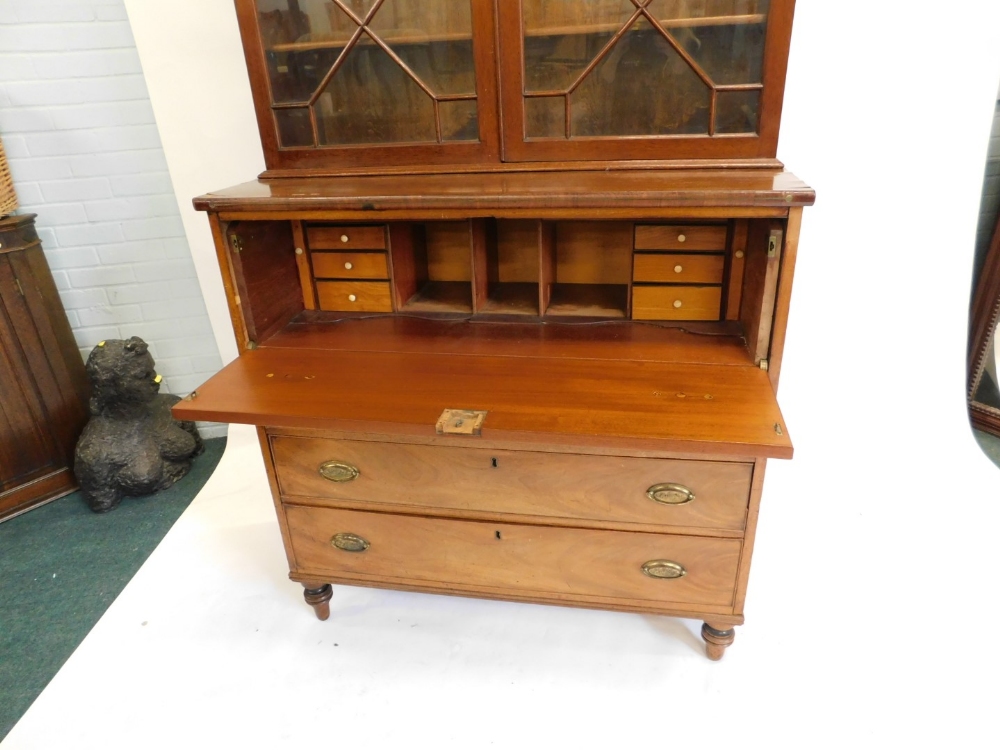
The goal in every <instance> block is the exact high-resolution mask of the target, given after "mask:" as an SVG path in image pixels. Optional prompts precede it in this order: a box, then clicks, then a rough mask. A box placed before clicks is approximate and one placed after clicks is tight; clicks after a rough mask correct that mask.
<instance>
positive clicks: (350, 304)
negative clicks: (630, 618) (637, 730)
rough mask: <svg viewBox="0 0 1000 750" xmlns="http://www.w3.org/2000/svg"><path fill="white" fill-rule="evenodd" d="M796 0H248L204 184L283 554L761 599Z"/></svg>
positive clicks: (590, 603) (775, 437)
mask: <svg viewBox="0 0 1000 750" xmlns="http://www.w3.org/2000/svg"><path fill="white" fill-rule="evenodd" d="M793 5H794V2H793V0H237V2H236V7H237V13H238V17H239V23H240V29H241V32H242V36H243V45H244V49H245V52H246V59H247V67H248V69H249V74H250V82H251V85H252V89H253V95H254V102H255V106H256V113H257V119H258V124H259V127H260V134H261V140H262V144H263V149H264V153H265V156H266V161H267V171H266V172H265V173H264V174H263V175H261V178H260V179H259V180H258V181H256V182H251V183H248V184H245V185H240V186H238V187H234V188H230V189H228V190H222V191H219V192H216V193H211V194H209V195H205V196H202V197H200V198H198V199H197V200H196V201H195V205H196V206H197V207H198V208H199V209H201V210H204V211H207V212H208V218H209V222H210V224H211V228H212V232H213V234H214V237H215V245H216V249H217V251H218V258H219V265H220V268H221V270H222V276H223V280H224V282H225V287H226V292H227V295H228V299H229V309H230V312H231V315H232V320H233V327H234V330H235V333H236V338H237V340H238V342H239V346H240V351H241V354H240V356H239V358H238V359H237V360H236V361H235V362H233V363H232V364H230V365H229V366H228V367H226V368H225V369H223V370H222V371H221V372H220V373H219V374H217V375H216V376H215V377H213V378H212V379H211V380H210V381H209V382H208V383H206V384H205V385H204V386H202V387H201V388H199V389H198V390H197V391H196V392H195V393H193V394H191V396H189V397H188V398H187V399H185V400H184V401H182V402H181V403H180V404H178V405H177V407H175V414H176V415H177V416H178V417H181V418H184V419H203V420H219V421H228V422H240V423H246V424H253V425H257V428H258V434H259V436H260V444H261V449H262V450H263V453H264V459H265V463H266V465H267V469H268V475H269V478H270V484H271V491H272V493H273V495H274V502H275V508H276V510H277V514H278V521H279V525H280V527H281V533H282V535H283V538H284V544H285V550H286V552H287V555H288V564H289V567H290V570H291V573H290V576H291V578H292V579H293V580H295V581H298V582H300V583H302V585H303V586H304V587H305V598H306V601H307V602H308V603H309V604H311V605H312V606H313V607H314V608H315V610H316V613H317V615H318V616H319V617H320V618H321V619H325V618H326V617H328V615H329V600H330V598H331V593H332V592H331V583H346V584H352V585H361V586H379V587H388V588H398V589H406V590H412V591H427V592H435V593H448V594H461V595H468V596H479V597H487V598H495V599H510V600H517V601H528V602H541V603H547V604H565V605H573V606H581V607H595V608H601V609H614V610H624V611H629V612H647V613H657V614H664V615H675V616H680V617H697V618H700V619H702V620H704V622H705V625H704V627H703V629H702V634H703V636H704V638H705V641H706V642H707V644H708V655H709V657H710V658H712V659H718V658H720V657H721V656H722V653H723V651H724V649H725V648H726V647H727V646H728V645H729V644H730V643H732V641H733V626H735V625H739V624H740V623H742V622H743V608H744V600H745V596H746V591H747V581H748V578H749V574H750V558H751V552H752V549H753V541H754V532H755V528H756V521H757V511H758V507H759V504H760V499H761V490H762V484H763V478H764V467H765V464H766V461H767V459H769V458H790V457H791V455H792V444H791V442H790V440H789V436H788V430H787V428H786V426H785V423H784V420H783V419H782V416H781V412H780V411H779V408H778V403H777V399H776V396H775V392H776V389H777V385H778V375H779V372H780V370H781V360H782V351H783V348H784V339H785V324H786V320H787V316H788V309H789V301H790V296H791V288H792V271H793V268H794V265H795V256H796V249H797V242H798V236H799V225H800V221H801V217H802V208H803V207H804V206H807V205H810V204H811V203H812V202H813V200H814V197H815V196H814V193H813V191H812V190H811V189H810V188H808V187H807V186H806V185H804V184H803V183H802V182H800V181H799V180H798V179H797V178H795V177H794V176H792V175H791V174H789V173H787V172H785V171H783V168H782V165H781V163H780V162H778V161H776V160H775V153H776V143H777V139H778V126H779V121H780V115H781V106H782V96H783V89H784V80H785V68H786V63H787V59H788V45H789V38H790V35H791V27H792V11H793Z"/></svg>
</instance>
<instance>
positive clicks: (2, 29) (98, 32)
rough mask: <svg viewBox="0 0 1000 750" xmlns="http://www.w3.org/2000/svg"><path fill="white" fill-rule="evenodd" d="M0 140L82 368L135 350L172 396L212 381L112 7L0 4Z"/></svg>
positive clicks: (199, 311)
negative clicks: (144, 349) (110, 347)
mask: <svg viewBox="0 0 1000 750" xmlns="http://www.w3.org/2000/svg"><path fill="white" fill-rule="evenodd" d="M0 136H2V137H3V140H4V145H5V149H6V152H7V155H8V157H9V161H10V168H11V172H12V175H13V178H14V184H15V189H16V190H17V193H18V197H19V199H20V202H21V211H20V212H21V213H27V212H33V213H37V214H38V218H37V219H36V222H37V227H38V232H39V235H40V237H41V239H42V243H43V247H44V251H45V255H46V258H47V259H48V262H49V265H50V267H51V268H52V271H53V275H54V277H55V280H56V284H57V286H58V288H59V293H60V297H61V298H62V301H63V304H64V305H65V307H66V311H67V315H68V316H69V320H70V324H71V326H72V328H73V333H74V335H75V337H76V340H77V344H78V345H79V346H80V348H81V353H82V355H83V356H84V357H86V355H87V354H88V353H89V351H90V349H91V348H92V347H93V346H94V345H95V344H96V343H97V342H98V341H101V340H103V339H111V338H128V337H130V336H140V337H142V338H143V339H145V340H146V341H147V342H148V343H149V344H150V350H151V351H152V353H153V356H154V358H155V359H156V365H157V369H158V371H159V372H160V374H162V375H163V378H164V382H163V387H164V390H166V391H169V392H173V393H179V394H186V393H188V392H189V391H191V390H193V389H194V388H196V387H197V386H198V385H199V384H201V383H202V382H203V381H204V380H206V379H207V378H208V377H209V376H210V375H211V374H213V373H214V372H216V371H217V370H218V369H219V368H220V367H221V365H222V361H221V358H220V356H219V347H218V346H217V345H216V342H215V338H214V336H213V334H212V330H211V326H210V324H209V319H208V315H207V313H206V309H205V304H204V301H203V298H202V294H201V290H200V288H199V286H198V282H197V277H196V275H195V268H194V264H193V262H192V259H191V251H190V248H189V246H188V242H187V238H186V236H185V233H184V227H183V225H182V224H181V221H180V216H179V214H178V208H177V198H176V197H175V194H174V189H173V185H172V184H171V180H170V174H169V173H168V171H167V163H166V160H165V158H164V155H163V149H162V147H161V143H160V138H159V135H158V133H157V127H156V122H155V120H154V117H153V109H152V106H151V105H150V102H149V95H148V93H147V90H146V86H145V82H144V79H143V73H142V67H141V66H140V63H139V56H138V54H137V52H136V49H135V43H134V41H133V38H132V33H131V30H130V27H129V23H128V18H127V16H126V13H125V6H124V4H123V2H122V0H0ZM203 432H204V433H205V434H206V436H215V435H220V434H224V433H225V426H223V425H209V426H203Z"/></svg>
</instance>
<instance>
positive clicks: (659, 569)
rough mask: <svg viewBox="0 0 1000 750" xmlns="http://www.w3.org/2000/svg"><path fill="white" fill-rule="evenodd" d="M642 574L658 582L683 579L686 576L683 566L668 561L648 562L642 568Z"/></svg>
mask: <svg viewBox="0 0 1000 750" xmlns="http://www.w3.org/2000/svg"><path fill="white" fill-rule="evenodd" d="M642 572H643V573H645V574H646V575H648V576H649V577H650V578H659V579H660V580H671V579H674V578H683V577H684V576H685V575H686V574H687V571H686V570H684V566H683V565H681V564H680V563H675V562H671V561H670V560H650V561H649V562H648V563H646V564H645V565H643V566H642Z"/></svg>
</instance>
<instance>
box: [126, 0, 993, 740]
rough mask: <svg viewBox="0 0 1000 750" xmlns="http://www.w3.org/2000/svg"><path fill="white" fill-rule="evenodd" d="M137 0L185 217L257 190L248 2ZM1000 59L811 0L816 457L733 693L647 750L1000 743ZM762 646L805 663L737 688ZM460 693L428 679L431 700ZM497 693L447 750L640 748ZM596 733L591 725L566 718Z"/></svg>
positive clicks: (801, 322)
mask: <svg viewBox="0 0 1000 750" xmlns="http://www.w3.org/2000/svg"><path fill="white" fill-rule="evenodd" d="M503 1H504V2H505V1H506V0H503ZM127 4H128V8H129V15H130V18H131V20H132V22H133V26H134V29H135V33H136V38H137V40H138V43H139V49H140V54H141V57H142V60H143V64H144V67H145V69H146V72H147V75H148V76H149V79H150V91H151V93H152V97H153V102H154V108H155V110H156V112H157V115H158V118H159V119H160V125H161V130H162V133H163V140H164V144H165V147H166V150H167V155H168V161H169V162H170V165H171V171H172V172H173V171H174V168H175V165H176V166H177V168H178V169H179V170H181V174H182V175H183V178H179V176H178V173H177V172H174V180H175V186H177V187H178V189H179V190H180V201H181V203H182V204H183V203H184V202H185V201H187V200H188V199H189V198H190V196H191V195H193V194H194V193H196V192H199V191H201V190H205V189H211V188H220V187H224V186H225V185H227V184H228V183H231V182H236V181H240V180H245V179H248V178H250V177H252V176H253V175H254V174H255V173H256V172H257V171H258V170H259V169H260V156H259V147H258V146H257V143H256V138H257V136H256V132H255V130H254V120H253V112H252V108H251V105H250V99H249V92H248V90H247V80H246V73H245V71H244V69H243V60H242V56H241V55H242V53H241V51H240V49H239V46H238V44H237V38H236V28H235V19H234V17H233V12H232V2H231V0H197V1H195V0H177V1H176V2H170V3H164V2H162V1H161V0H128V3H127ZM925 11H927V12H925ZM862 13H863V15H864V18H863V20H860V19H859V16H858V14H862ZM998 42H1000V5H998V4H996V3H975V2H966V3H959V4H957V5H956V6H955V10H954V11H942V9H941V5H940V3H938V2H933V3H932V2H916V3H911V4H908V5H907V6H906V8H905V9H901V6H900V4H898V3H872V2H869V3H854V4H847V3H834V2H808V1H801V2H799V3H798V8H797V16H796V23H795V31H794V39H793V45H792V56H791V61H790V70H789V78H788V87H787V96H786V106H785V115H784V120H783V128H782V139H781V145H780V149H779V157H781V158H782V159H784V160H785V161H786V163H787V164H788V165H789V167H790V169H792V170H793V171H794V172H796V173H797V174H798V175H799V176H801V177H802V178H803V179H805V180H806V181H807V182H808V183H810V184H811V185H813V186H814V187H815V188H816V189H817V190H818V194H819V198H818V202H817V205H816V206H815V207H813V208H810V209H807V210H806V216H805V223H804V227H803V235H802V243H801V250H800V254H799V263H798V268H797V272H796V289H795V294H794V298H793V301H792V311H791V313H792V314H791V320H790V324H789V330H788V340H787V349H786V357H785V364H784V368H785V369H784V374H783V379H782V390H781V394H780V401H781V404H782V408H783V411H784V415H785V418H786V421H787V424H788V425H789V428H790V432H791V437H792V439H793V441H794V442H795V444H796V457H795V459H794V460H793V461H790V462H772V463H771V464H769V466H768V480H767V482H766V485H765V491H764V500H763V507H762V511H761V518H760V525H759V528H758V538H757V547H756V551H755V557H754V571H753V574H752V576H751V583H750V591H749V598H748V611H747V625H745V626H744V628H742V629H741V630H740V635H739V636H738V638H737V645H736V646H734V647H733V648H732V649H730V651H731V653H730V654H728V655H727V657H726V660H727V662H723V663H722V664H721V665H720V666H719V670H720V671H718V672H715V673H713V674H715V676H716V678H715V679H714V680H713V681H712V683H711V684H712V687H711V691H710V692H711V698H710V699H709V698H706V701H707V704H706V705H705V706H704V708H703V710H702V711H701V712H700V713H699V712H695V713H692V714H690V715H688V714H686V713H683V714H678V713H670V712H669V711H666V710H664V704H663V703H662V702H658V701H656V700H651V702H650V704H649V707H648V709H647V710H645V711H643V710H642V709H643V707H641V706H639V707H636V712H637V715H641V717H643V720H645V721H648V723H656V724H657V726H658V729H657V732H656V734H657V736H656V738H655V739H653V738H652V737H650V738H647V739H648V742H647V744H648V743H649V742H657V743H666V744H673V745H676V746H678V747H695V746H699V745H701V744H707V745H708V746H713V745H719V746H721V745H723V744H735V743H736V742H741V741H742V742H745V743H746V744H748V746H756V745H757V744H761V742H763V743H764V744H766V745H768V746H770V747H838V748H839V747H951V746H959V745H961V746H968V747H982V746H986V745H987V744H988V740H985V739H984V738H986V737H989V736H993V737H995V736H996V729H995V724H994V722H993V721H992V717H993V716H995V711H996V705H995V695H996V690H995V679H996V667H997V665H998V664H1000V651H998V646H997V639H996V638H995V637H994V634H993V632H992V629H993V627H994V623H995V621H996V619H997V617H996V615H997V614H998V611H997V610H998V605H997V603H996V601H997V597H996V594H995V591H996V574H995V571H996V570H997V568H998V556H1000V545H998V544H997V541H996V533H997V532H996V529H997V528H1000V472H998V471H997V470H996V468H995V467H994V466H993V465H992V464H990V463H989V462H988V461H987V460H986V458H985V457H984V456H983V455H982V454H981V452H980V450H979V448H978V446H977V445H976V443H975V441H974V440H973V438H972V435H971V432H970V429H969V425H968V420H967V416H966V410H965V401H964V380H965V371H964V370H965V365H964V361H965V336H966V329H967V314H968V296H969V283H970V276H971V268H972V258H973V249H974V247H975V232H976V224H977V219H978V211H979V196H980V189H981V186H982V178H983V164H984V160H985V158H986V148H987V142H988V138H989V132H990V124H991V121H992V117H993V109H994V104H995V101H996V98H995V97H996V91H997V82H998V81H1000V55H998V54H997V50H998V49H1000V44H998ZM196 71H201V74H200V75H197V74H195V73H196ZM216 97H218V101H219V102H220V106H207V104H208V103H209V102H211V101H214V100H215V98H216ZM167 110H170V111H171V112H173V115H172V117H171V118H170V119H169V120H168V119H167V118H166V117H164V118H160V113H161V111H162V112H165V111H167ZM194 127H197V128H199V129H200V130H201V131H202V132H203V133H204V134H205V137H204V138H203V139H198V138H195V137H192V130H193V128H194ZM222 134H225V136H224V137H223V135H222ZM175 144H176V149H175V148H174V145H175ZM185 227H186V229H187V230H188V231H189V237H190V239H191V245H192V248H193V250H194V252H195V257H196V260H197V263H198V267H199V271H200V273H201V278H202V280H203V284H204V286H205V289H206V295H207V296H208V297H209V304H210V308H211V306H212V305H221V304H222V300H221V294H220V289H221V288H220V287H219V286H218V285H217V284H216V282H215V281H214V278H215V276H214V274H215V271H214V270H211V271H209V270H205V269H209V268H210V267H211V266H212V265H213V264H214V262H215V261H214V258H213V257H212V255H211V249H210V242H209V238H208V230H207V225H206V224H205V222H204V221H202V220H195V219H194V217H192V219H191V220H190V221H188V220H187V219H186V220H185ZM213 320H215V318H213ZM224 330H225V333H224V334H220V337H223V338H224V337H225V336H230V334H229V333H228V323H227V324H226V326H225V329H224ZM275 533H276V532H275ZM764 622H766V623H767V624H768V626H767V627H766V628H765V627H762V626H761V623H764ZM333 626H334V627H335V626H336V625H335V623H334V624H333ZM651 627H653V625H652V624H651ZM740 638H753V639H755V641H756V642H757V643H765V644H767V648H766V649H764V650H765V651H767V650H770V651H771V652H772V653H781V654H782V655H783V656H784V658H782V659H781V660H780V662H779V660H775V661H776V663H780V665H781V667H780V669H777V670H776V669H773V668H772V666H773V665H772V663H760V664H759V665H757V669H756V674H757V675H758V676H757V679H755V680H753V681H751V682H752V684H751V682H739V681H738V680H735V678H733V677H731V676H732V675H734V674H735V671H733V672H729V671H726V670H727V666H726V665H727V663H729V664H734V663H735V661H736V660H739V659H741V656H740V650H739V643H740V640H739V639H740ZM789 654H792V655H794V658H788V655H789ZM608 668H609V669H610V670H613V669H614V665H612V664H609V665H608ZM483 669H484V670H487V669H489V665H485V666H484V667H483ZM533 684H537V685H542V684H543V681H542V680H541V679H540V678H539V679H538V680H537V681H536V682H535V683H533ZM544 684H549V683H544ZM551 684H553V685H558V684H559V679H555V678H554V679H553V680H552V683H551ZM437 687H438V686H433V685H427V684H425V682H424V681H423V680H422V679H421V675H420V674H414V675H413V676H412V680H411V682H410V683H409V684H408V685H407V687H406V692H407V694H408V695H416V696H418V698H426V697H427V696H428V695H431V696H433V695H435V693H434V691H435V690H436V689H437ZM674 687H675V688H676V690H677V691H682V693H681V694H685V695H686V693H683V691H684V690H685V689H686V688H691V689H694V690H697V689H701V688H704V685H695V686H690V685H684V684H683V683H682V681H680V680H677V681H676V684H675V686H674ZM705 689H706V691H707V688H705ZM372 690H373V694H375V695H378V696H384V695H388V694H390V693H391V688H384V686H375V687H373V688H372ZM380 691H382V692H380ZM479 697H480V696H479V695H477V694H476V693H474V692H472V693H470V694H469V695H468V700H467V702H466V703H464V704H461V705H459V703H454V704H449V709H450V712H449V714H448V716H447V717H446V718H442V719H441V722H442V726H447V728H448V729H447V731H445V732H437V733H435V734H434V737H433V739H434V743H435V746H437V747H469V746H472V745H475V742H474V741H471V744H470V739H469V738H470V737H473V736H474V737H478V738H479V741H480V744H485V741H486V738H488V737H491V736H494V735H497V734H501V735H502V736H505V737H507V738H510V737H513V736H514V735H517V734H519V733H520V732H521V731H524V732H525V736H535V735H532V734H527V732H528V731H529V730H530V728H529V727H523V726H522V722H524V721H525V720H530V717H531V716H532V712H534V718H535V719H536V720H538V717H539V716H544V717H545V720H547V721H548V722H549V723H548V724H539V725H538V726H537V727H536V728H537V729H544V728H547V729H548V730H553V729H554V728H556V727H558V731H559V732H560V734H561V735H563V736H564V738H565V737H571V736H572V737H573V738H574V740H573V741H574V742H576V743H582V744H578V746H586V744H587V743H586V737H590V738H594V737H598V736H600V737H606V736H612V737H617V736H618V735H617V734H616V732H617V731H618V730H621V731H626V730H628V731H633V732H636V731H639V730H638V726H639V721H638V719H636V718H635V717H633V720H631V721H629V722H624V723H623V724H622V725H621V726H618V725H616V722H615V719H616V717H615V716H609V715H607V713H606V712H605V711H604V710H603V707H602V706H599V705H586V702H585V701H584V702H578V703H577V704H576V705H572V706H566V705H563V704H562V703H561V701H562V697H561V696H560V695H559V694H558V692H557V691H549V692H546V691H545V690H544V688H538V690H537V691H535V692H532V693H531V695H527V696H525V695H518V694H517V693H516V691H515V689H514V688H511V689H510V690H509V691H505V692H494V693H491V700H490V701H489V704H488V705H487V706H484V705H483V704H482V702H481V701H480V700H478V699H479ZM390 703H391V702H390ZM404 703H405V701H404ZM385 705H390V704H387V703H385V702H383V701H382V700H381V699H379V700H375V701H370V700H369V701H367V702H366V699H365V697H364V696H361V697H359V698H358V699H357V701H353V700H352V701H351V702H349V704H348V705H343V706H339V707H337V708H338V710H340V711H341V712H342V714H341V715H342V716H349V717H351V720H350V721H337V722H335V723H336V724H337V731H338V733H339V736H340V739H341V741H342V742H345V741H346V742H350V741H354V742H360V743H362V744H366V745H370V746H378V745H379V738H383V739H384V737H385V736H386V733H387V732H388V727H389V725H391V723H392V722H387V721H386V715H387V714H386V713H385ZM420 705H425V704H420ZM333 710H334V708H333V707H331V711H333ZM491 716H492V718H493V719H495V717H497V716H502V717H504V719H503V721H502V722H500V723H499V724H498V723H497V722H496V721H493V720H491V718H490V717H491ZM570 716H572V717H580V716H585V717H586V720H584V721H582V722H576V721H571V722H569V723H568V724H567V723H565V722H560V717H570ZM711 717H714V718H711ZM315 718H316V719H317V721H318V722H320V725H322V722H323V721H324V719H325V718H326V717H323V716H319V715H317V716H316V717H315ZM427 720H428V721H432V720H433V717H428V718H427ZM539 721H541V720H539ZM288 722H289V725H291V723H293V722H294V720H293V719H291V718H289V719H288ZM445 722H446V723H445ZM300 724H301V723H300ZM626 725H627V726H626ZM229 726H231V725H229ZM453 727H454V731H453V730H452V728H453ZM424 729H425V730H426V726H425V727H424ZM234 731H235V730H234ZM463 731H464V732H466V734H464V735H463V734H462V732H463ZM250 732H252V729H249V728H248V729H244V730H243V732H242V735H241V736H242V737H244V738H245V739H248V740H250V741H252V740H253V737H252V735H251V734H250ZM472 732H476V733H475V734H470V733H472ZM706 733H707V734H708V735H710V736H711V737H712V738H713V739H714V740H715V741H714V742H713V741H708V742H707V743H705V742H704V739H705V736H706ZM428 738H429V735H428V736H417V735H414V737H413V741H414V744H415V746H423V742H424V741H426V740H428ZM723 740H725V742H724V741H723ZM757 740H759V741H757ZM567 741H568V740H567ZM501 744H502V745H503V746H513V745H512V744H511V743H507V744H503V743H498V746H500V745H501ZM521 744H522V745H523V742H522V743H521ZM633 744H636V746H645V745H643V744H641V743H633Z"/></svg>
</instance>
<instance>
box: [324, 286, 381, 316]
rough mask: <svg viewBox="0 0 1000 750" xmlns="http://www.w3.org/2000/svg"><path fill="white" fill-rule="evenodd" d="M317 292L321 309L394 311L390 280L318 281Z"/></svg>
mask: <svg viewBox="0 0 1000 750" xmlns="http://www.w3.org/2000/svg"><path fill="white" fill-rule="evenodd" d="M316 294H317V295H318V296H319V309H320V310H354V311H356V312H384V313H390V312H392V291H391V290H390V289H389V284H388V282H383V281H317V282H316ZM352 298H353V299H352Z"/></svg>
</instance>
